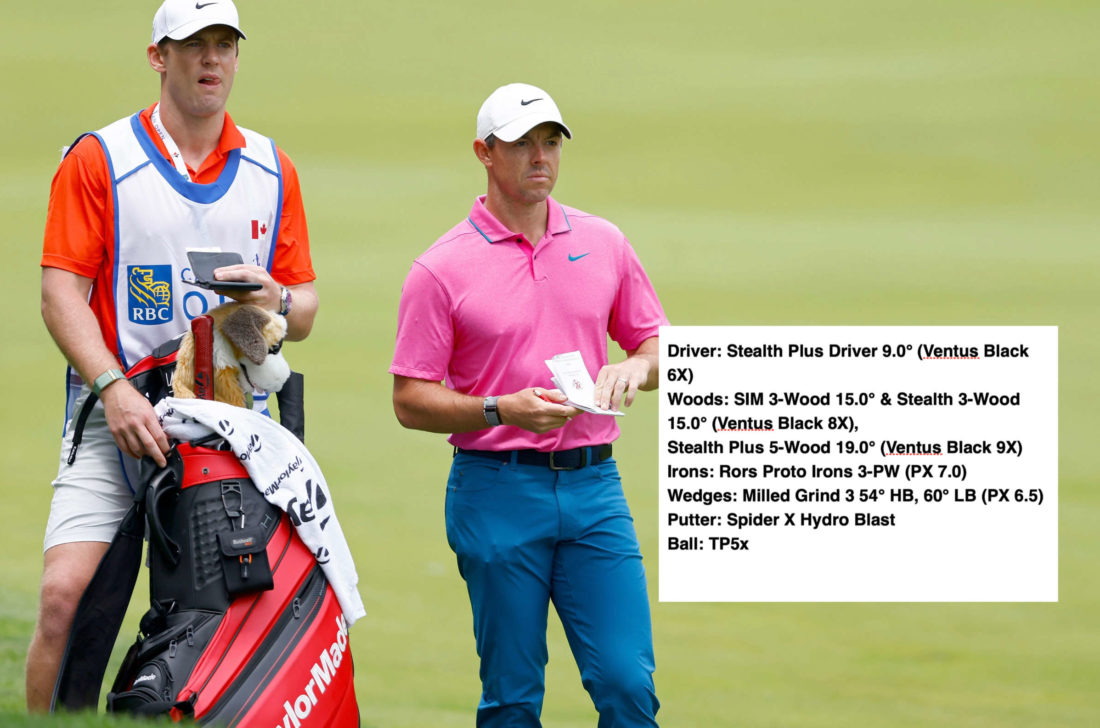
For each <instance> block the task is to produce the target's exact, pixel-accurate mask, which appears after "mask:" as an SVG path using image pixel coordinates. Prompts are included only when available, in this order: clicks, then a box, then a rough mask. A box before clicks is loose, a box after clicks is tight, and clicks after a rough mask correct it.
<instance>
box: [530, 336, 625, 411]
mask: <svg viewBox="0 0 1100 728" xmlns="http://www.w3.org/2000/svg"><path fill="white" fill-rule="evenodd" d="M546 366H547V367H549V368H550V373H551V374H552V375H553V376H551V377H550V381H551V382H553V383H554V386H555V387H557V388H558V389H560V390H561V391H562V392H564V393H565V396H567V397H568V398H569V399H568V400H566V402H565V404H567V405H570V406H572V407H576V408H577V409H579V410H584V411H585V412H591V413H592V414H594V415H614V416H615V417H622V416H623V415H624V414H626V413H625V412H620V411H619V410H606V409H601V408H599V407H597V406H596V383H595V382H593V381H592V375H591V374H589V373H588V367H586V366H585V365H584V359H583V358H582V357H581V353H580V352H579V351H570V352H566V353H565V354H558V355H557V356H555V357H554V358H553V359H546Z"/></svg>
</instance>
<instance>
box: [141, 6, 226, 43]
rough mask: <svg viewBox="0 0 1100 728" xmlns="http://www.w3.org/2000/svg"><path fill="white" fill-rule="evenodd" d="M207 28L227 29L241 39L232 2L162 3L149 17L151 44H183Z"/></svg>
mask: <svg viewBox="0 0 1100 728" xmlns="http://www.w3.org/2000/svg"><path fill="white" fill-rule="evenodd" d="M211 25H228V26H229V27H230V28H232V29H233V30H235V31H237V35H239V36H240V37H242V38H244V37H246V36H245V34H244V33H243V32H242V31H241V28H240V25H241V21H240V18H239V17H238V15H237V6H236V5H234V4H233V0H213V1H212V2H202V1H201V0H164V3H163V4H162V5H161V6H160V9H159V10H157V14H156V15H154V16H153V42H154V43H160V42H161V41H162V40H164V39H165V38H171V39H172V40H183V39H184V38H187V37H189V36H191V35H194V34H195V33H197V32H199V31H200V30H202V29H203V28H209V27H210V26H211Z"/></svg>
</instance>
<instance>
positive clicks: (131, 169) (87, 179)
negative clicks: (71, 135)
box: [27, 0, 317, 711]
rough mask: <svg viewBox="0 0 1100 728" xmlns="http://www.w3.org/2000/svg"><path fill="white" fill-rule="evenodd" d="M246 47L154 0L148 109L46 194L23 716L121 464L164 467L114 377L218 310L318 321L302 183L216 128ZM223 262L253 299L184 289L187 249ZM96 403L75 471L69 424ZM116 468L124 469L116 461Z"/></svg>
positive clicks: (63, 633)
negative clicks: (42, 521)
mask: <svg viewBox="0 0 1100 728" xmlns="http://www.w3.org/2000/svg"><path fill="white" fill-rule="evenodd" d="M244 38H245V34H244V32H243V31H242V30H241V24H240V20H239V16H238V13H237V8H236V6H235V5H234V4H233V2H232V0H215V1H214V2H205V3H196V2H194V0H186V1H185V0H165V2H164V3H163V4H162V5H161V6H160V8H159V9H158V10H157V12H156V14H155V15H154V17H153V35H152V42H151V43H150V44H149V45H148V47H147V49H146V54H147V58H148V63H149V66H150V67H151V68H152V69H153V71H155V72H156V73H157V74H158V75H159V77H160V98H159V100H158V101H157V102H156V103H154V104H152V105H151V106H149V107H147V108H145V109H143V110H141V111H138V112H137V113H135V114H133V115H132V116H129V117H126V118H124V119H120V120H119V121H116V122H115V123H113V124H110V125H108V126H106V127H104V128H102V129H100V130H99V131H97V132H93V133H90V134H85V135H83V136H81V137H79V138H78V140H77V141H76V142H75V143H74V144H73V145H72V147H71V148H69V149H68V150H67V153H66V155H65V157H64V159H63V160H62V162H61V165H60V167H59V168H58V170H57V173H56V174H55V175H54V178H53V184H52V187H51V189H50V203H49V209H48V212H47V217H46V233H45V243H44V246H43V254H42V261H41V265H42V317H43V319H44V320H45V323H46V328H47V329H48V330H49V332H50V335H51V336H52V337H53V340H54V341H55V342H56V343H57V346H58V348H59V349H60V350H61V352H62V353H63V354H64V355H65V358H66V359H67V360H68V363H69V372H68V382H67V384H68V396H67V398H66V433H65V440H64V442H63V443H62V446H61V462H60V465H59V469H58V474H57V479H56V480H55V481H54V483H53V488H54V491H53V501H52V503H51V506H50V516H49V520H48V523H47V525H46V536H45V543H44V548H45V559H44V567H43V574H42V587H41V597H40V602H39V608H38V621H37V624H36V625H35V632H34V637H33V639H32V641H31V645H30V649H29V652H28V655H27V706H28V708H29V709H30V710H31V711H43V710H46V709H48V707H49V703H50V697H51V694H52V692H53V687H54V681H55V679H56V674H57V669H58V664H59V662H60V660H61V656H62V653H63V651H64V648H65V643H66V640H67V637H68V632H69V628H70V625H71V622H72V617H73V613H74V611H75V608H76V605H77V602H78V601H79V599H80V596H81V594H82V593H83V591H84V588H85V586H86V585H87V583H88V580H89V579H90V578H91V576H92V573H93V571H94V570H95V568H96V564H97V563H98V562H99V560H100V558H101V556H102V555H103V553H104V552H105V551H106V548H107V545H108V543H109V542H110V540H111V538H112V537H113V536H114V533H115V531H116V529H117V527H118V524H119V521H120V519H121V518H122V515H123V514H124V513H125V512H126V510H127V508H128V507H129V505H130V502H131V498H132V496H131V488H130V487H129V485H128V481H127V477H126V475H125V473H124V463H126V462H128V461H130V459H132V458H139V457H141V456H143V455H147V456H149V457H152V458H153V459H154V460H156V461H157V463H158V464H160V465H163V464H164V462H165V458H164V452H165V451H166V450H167V449H168V441H167V438H166V436H165V434H164V432H163V430H162V429H161V427H160V425H159V424H158V422H157V418H156V416H155V414H154V413H153V408H152V406H151V405H150V403H149V402H148V401H146V400H145V398H144V397H143V396H142V395H141V394H140V393H138V392H137V390H135V389H134V388H133V387H132V386H130V384H129V383H128V382H127V381H126V380H125V378H124V377H123V374H122V371H123V370H124V369H126V368H127V367H128V366H130V365H132V364H133V363H134V362H136V361H137V360H138V359H140V358H141V357H143V356H145V355H147V354H148V353H149V352H150V350H151V349H152V348H153V347H155V346H157V345H159V344H161V343H163V342H164V341H166V340H168V339H171V338H172V337H174V336H176V335H178V334H180V333H182V332H184V331H185V330H187V328H188V326H189V323H190V320H191V319H192V318H194V317H195V316H198V315H201V314H202V313H204V312H205V311H206V310H208V309H209V308H212V307H213V306H216V305H217V304H218V303H220V302H221V301H222V300H224V298H233V299H236V300H238V301H243V302H246V303H252V304H256V305H259V306H263V307H265V308H267V309H269V310H271V311H276V312H278V313H281V314H283V315H284V316H285V317H286V319H287V324H288V328H289V333H288V337H287V338H288V339H291V340H300V339H304V338H305V337H306V336H307V335H308V334H309V332H310V329H311V328H312V325H313V319H314V316H315V314H316V311H317V294H316V291H315V289H314V285H313V281H314V278H315V276H314V273H313V266H312V262H311V259H310V252H309V234H308V231H307V228H306V219H305V214H304V211H303V207H302V196H301V191H300V189H299V185H298V175H297V172H296V171H295V169H294V165H293V164H292V163H291V161H290V159H289V158H288V157H287V156H286V154H285V153H284V152H283V151H282V150H281V149H279V148H278V147H276V146H275V144H274V143H273V142H272V141H271V140H270V139H268V138H266V137H264V136H261V135H260V134H257V133H256V132H253V131H250V130H248V129H244V128H241V127H238V126H237V125H236V124H234V123H233V120H232V119H231V118H230V117H229V114H228V113H226V110H225V106H226V101H227V99H228V98H229V92H230V90H231V89H232V87H233V80H234V77H235V76H236V73H237V67H238V52H239V49H240V46H239V41H241V40H243V39H244ZM193 247H219V248H221V249H222V250H224V251H235V252H238V253H240V254H241V256H242V258H243V260H244V261H245V262H244V264H242V265H235V266H230V267H225V268H220V269H218V270H217V271H216V272H215V277H216V278H217V279H218V280H223V281H246V282H251V283H255V284H259V286H260V288H259V290H254V291H247V292H241V291H236V292H231V293H225V294H224V296H219V295H218V294H217V293H214V292H213V291H204V290H202V289H198V288H195V287H192V286H188V285H186V284H185V283H183V282H182V281H183V280H184V279H186V278H187V274H188V272H189V271H188V270H187V266H188V261H187V257H186V250H187V249H188V248H193ZM90 391H94V392H95V393H96V394H97V395H98V396H99V399H100V404H99V405H97V406H96V409H95V410H94V411H93V413H92V415H91V417H90V418H89V420H88V423H87V426H86V428H85V431H84V440H83V443H82V444H81V446H80V451H79V456H78V457H77V458H76V459H75V460H74V462H73V463H72V464H71V465H70V464H68V463H67V455H68V452H69V444H70V440H71V436H72V421H71V418H72V414H73V413H74V412H76V411H78V410H79V407H80V404H81V403H82V402H83V400H84V398H86V397H87V396H88V393H89V392H90ZM120 453H121V454H120Z"/></svg>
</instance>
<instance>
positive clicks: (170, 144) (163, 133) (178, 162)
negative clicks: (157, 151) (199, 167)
mask: <svg viewBox="0 0 1100 728" xmlns="http://www.w3.org/2000/svg"><path fill="white" fill-rule="evenodd" d="M150 121H152V122H153V129H155V130H156V132H157V135H158V136H159V137H160V140H161V141H162V142H164V148H165V149H167V150H168V155H169V156H170V157H171V158H172V164H174V165H175V166H176V171H177V172H179V173H180V174H181V175H183V177H184V179H186V180H187V181H188V182H191V181H192V180H191V175H190V174H188V172H187V165H186V164H185V163H184V161H183V155H182V154H180V148H179V146H177V145H176V141H175V140H174V139H172V137H171V135H169V134H168V130H167V129H165V128H164V124H162V123H161V121H160V103H159V102H158V103H157V105H156V106H154V107H153V113H152V115H151V118H150Z"/></svg>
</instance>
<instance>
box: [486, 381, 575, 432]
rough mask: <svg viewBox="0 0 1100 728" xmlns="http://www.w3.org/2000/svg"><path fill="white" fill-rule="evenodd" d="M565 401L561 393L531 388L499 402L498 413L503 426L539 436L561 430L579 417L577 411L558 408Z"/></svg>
mask: <svg viewBox="0 0 1100 728" xmlns="http://www.w3.org/2000/svg"><path fill="white" fill-rule="evenodd" d="M567 399H568V397H566V396H565V393H564V392H562V391H561V390H558V389H543V388H541V387H531V388H528V389H521V390H520V391H518V392H516V393H515V394H506V395H504V396H503V397H501V398H500V399H498V400H497V411H498V412H499V413H500V421H501V422H502V423H503V424H505V425H513V426H515V427H519V428H522V429H524V430H528V431H529V432H536V433H540V434H541V433H543V432H549V431H550V430H556V429H557V428H559V427H563V426H564V425H565V424H566V423H567V422H569V420H571V419H573V418H574V417H576V416H577V415H579V414H580V413H581V410H579V409H577V408H576V407H570V406H568V405H564V404H561V403H562V402H565V401H566V400H567ZM547 400H550V401H547Z"/></svg>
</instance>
